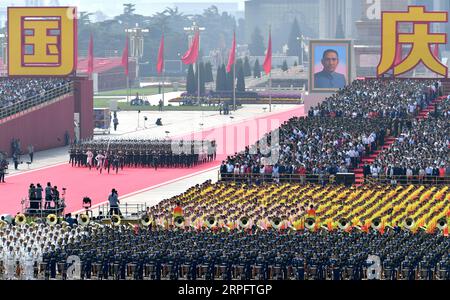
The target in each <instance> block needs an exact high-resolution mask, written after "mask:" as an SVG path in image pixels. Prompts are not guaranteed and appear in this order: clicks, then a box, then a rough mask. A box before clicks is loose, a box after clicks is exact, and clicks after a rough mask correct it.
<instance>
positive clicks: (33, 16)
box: [8, 7, 77, 76]
mask: <svg viewBox="0 0 450 300" xmlns="http://www.w3.org/2000/svg"><path fill="white" fill-rule="evenodd" d="M75 16H76V9H75V8H73V7H33V8H30V7H9V8H8V32H9V34H8V39H9V42H8V49H9V56H8V70H9V75H10V76H64V75H69V74H71V73H72V72H73V71H74V70H75V68H76V38H77V37H76V18H75Z"/></svg>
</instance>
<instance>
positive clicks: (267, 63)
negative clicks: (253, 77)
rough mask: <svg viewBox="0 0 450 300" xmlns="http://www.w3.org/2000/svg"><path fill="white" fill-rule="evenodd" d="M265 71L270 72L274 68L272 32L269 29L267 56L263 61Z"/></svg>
mask: <svg viewBox="0 0 450 300" xmlns="http://www.w3.org/2000/svg"><path fill="white" fill-rule="evenodd" d="M263 68H264V72H266V74H269V73H270V71H271V70H272V34H271V32H270V31H269V46H268V47H267V53H266V58H265V59H264V63H263Z"/></svg>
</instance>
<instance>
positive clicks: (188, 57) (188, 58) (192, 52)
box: [181, 30, 200, 65]
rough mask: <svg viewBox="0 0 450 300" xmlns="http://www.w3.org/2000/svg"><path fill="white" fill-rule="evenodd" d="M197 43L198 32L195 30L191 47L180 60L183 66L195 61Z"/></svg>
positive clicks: (198, 38) (198, 39)
mask: <svg viewBox="0 0 450 300" xmlns="http://www.w3.org/2000/svg"><path fill="white" fill-rule="evenodd" d="M199 42H200V32H199V31H198V30H197V32H196V33H195V37H194V40H193V41H192V44H191V47H190V48H189V50H188V51H187V52H186V53H185V54H184V55H183V57H182V58H181V60H182V61H183V63H184V64H185V65H191V64H193V63H195V62H196V61H197V58H198V48H199Z"/></svg>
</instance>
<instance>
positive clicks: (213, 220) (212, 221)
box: [206, 216, 217, 228]
mask: <svg viewBox="0 0 450 300" xmlns="http://www.w3.org/2000/svg"><path fill="white" fill-rule="evenodd" d="M216 224H217V221H216V218H214V217H213V216H211V217H208V218H207V219H206V226H208V228H211V227H214V226H216Z"/></svg>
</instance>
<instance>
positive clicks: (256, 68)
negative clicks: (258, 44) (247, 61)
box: [253, 59, 261, 78]
mask: <svg viewBox="0 0 450 300" xmlns="http://www.w3.org/2000/svg"><path fill="white" fill-rule="evenodd" d="M253 77H255V78H261V66H260V65H259V60H258V59H256V61H255V65H254V66H253Z"/></svg>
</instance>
